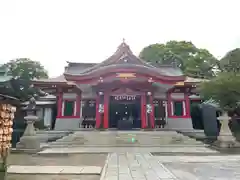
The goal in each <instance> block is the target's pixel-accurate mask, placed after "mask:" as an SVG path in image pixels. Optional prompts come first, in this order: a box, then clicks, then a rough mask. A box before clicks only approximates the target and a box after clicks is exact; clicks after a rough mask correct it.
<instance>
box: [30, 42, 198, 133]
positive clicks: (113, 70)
mask: <svg viewBox="0 0 240 180" xmlns="http://www.w3.org/2000/svg"><path fill="white" fill-rule="evenodd" d="M200 81H201V79H193V78H189V77H185V76H184V75H183V74H182V72H181V70H180V69H179V68H177V67H175V66H172V65H164V66H154V65H151V64H149V63H147V62H145V61H143V60H141V59H139V58H138V57H137V56H135V55H134V54H133V53H132V51H131V49H130V48H129V46H128V45H127V44H126V43H125V42H122V43H121V44H120V45H119V47H118V48H117V51H116V52H115V53H114V54H113V55H112V56H110V57H109V58H108V59H106V60H105V61H103V62H101V63H98V64H94V63H75V62H68V66H67V67H65V72H64V74H63V75H61V76H59V77H57V78H52V79H42V80H36V81H33V84H34V85H35V86H37V87H40V88H41V89H42V90H43V91H45V92H48V93H51V94H55V95H56V96H57V109H58V111H57V117H56V124H55V129H58V130H66V129H78V128H79V127H82V126H84V127H95V128H104V129H108V128H119V127H120V126H121V127H124V126H127V127H128V128H130V129H131V128H142V129H145V128H151V129H153V128H163V127H164V128H167V129H191V128H192V122H191V118H190V103H191V99H190V97H191V96H192V94H193V93H192V90H193V89H195V88H196V86H195V85H196V83H198V82H200ZM192 99H193V101H200V99H199V97H198V96H194V97H193V96H192ZM124 109H125V110H124Z"/></svg>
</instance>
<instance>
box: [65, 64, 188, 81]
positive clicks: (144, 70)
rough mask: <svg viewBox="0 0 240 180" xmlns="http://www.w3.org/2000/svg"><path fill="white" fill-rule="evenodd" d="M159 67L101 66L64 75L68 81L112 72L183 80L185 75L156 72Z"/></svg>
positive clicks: (159, 78) (157, 78)
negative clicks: (167, 74)
mask: <svg viewBox="0 0 240 180" xmlns="http://www.w3.org/2000/svg"><path fill="white" fill-rule="evenodd" d="M158 70H159V69H157V68H152V69H151V68H148V67H145V66H136V65H127V66H124V65H121V66H120V65H119V66H107V67H102V68H99V69H97V70H94V71H92V72H89V73H87V74H68V73H65V74H64V76H65V78H66V80H69V81H83V80H89V79H94V78H100V77H104V76H108V75H109V74H114V73H136V74H139V75H141V76H145V77H146V76H147V77H153V78H154V79H156V80H165V81H184V80H185V76H184V75H181V76H166V75H163V74H160V72H158Z"/></svg>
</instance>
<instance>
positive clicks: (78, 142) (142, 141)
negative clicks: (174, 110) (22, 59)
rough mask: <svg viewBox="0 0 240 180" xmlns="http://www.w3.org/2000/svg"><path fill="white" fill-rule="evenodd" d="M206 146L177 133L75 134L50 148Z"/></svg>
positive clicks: (58, 141)
mask: <svg viewBox="0 0 240 180" xmlns="http://www.w3.org/2000/svg"><path fill="white" fill-rule="evenodd" d="M172 145H179V146H188V145H192V146H205V145H204V144H203V143H202V142H200V141H196V140H194V139H191V138H189V137H187V136H184V135H182V134H179V133H176V132H166V133H164V132H162V131H160V132H157V133H156V132H140V133H139V132H131V133H126V132H122V131H120V132H119V131H117V132H75V133H73V134H70V135H68V136H65V137H63V138H62V139H59V140H57V141H55V142H51V143H49V146H50V147H63V146H71V147H80V146H81V147H82V146H83V147H84V146H86V147H94V146H98V147H101V146H102V147H113V146H116V147H124V146H127V147H138V146H139V147H153V146H155V147H159V146H172Z"/></svg>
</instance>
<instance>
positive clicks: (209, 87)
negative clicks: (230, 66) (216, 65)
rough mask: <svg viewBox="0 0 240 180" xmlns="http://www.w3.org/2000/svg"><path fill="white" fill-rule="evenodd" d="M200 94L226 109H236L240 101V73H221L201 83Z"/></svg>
mask: <svg viewBox="0 0 240 180" xmlns="http://www.w3.org/2000/svg"><path fill="white" fill-rule="evenodd" d="M200 94H201V96H202V97H203V98H204V99H213V100H214V101H215V102H217V103H218V104H219V105H220V107H221V108H222V109H224V110H225V111H233V110H235V109H236V108H237V107H238V106H239V102H240V73H238V74H236V73H233V72H227V73H225V72H224V73H220V74H219V75H218V76H217V77H215V78H214V79H212V80H210V81H208V82H203V83H202V84H201V86H200Z"/></svg>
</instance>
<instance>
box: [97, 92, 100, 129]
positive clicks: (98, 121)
mask: <svg viewBox="0 0 240 180" xmlns="http://www.w3.org/2000/svg"><path fill="white" fill-rule="evenodd" d="M99 101H100V97H99V95H98V94H97V97H96V128H100V123H101V122H100V121H101V119H100V118H101V114H100V112H99V110H98V109H99Z"/></svg>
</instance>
